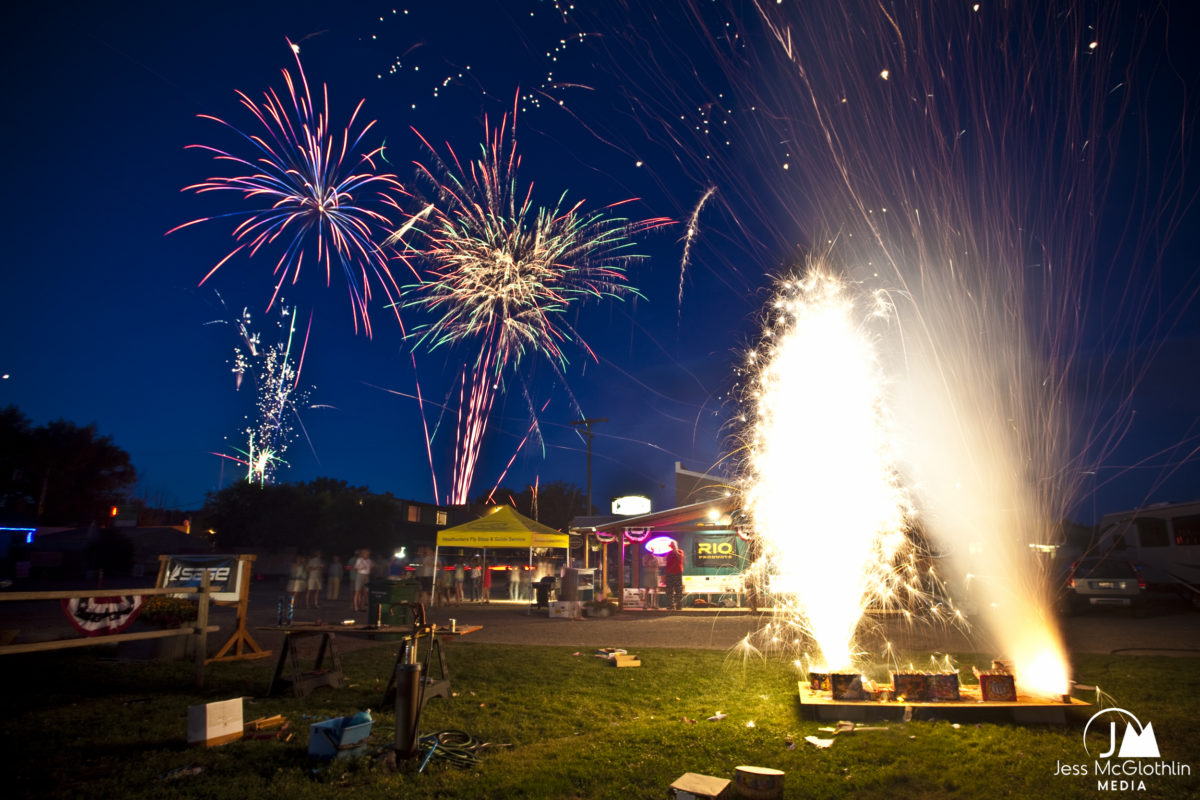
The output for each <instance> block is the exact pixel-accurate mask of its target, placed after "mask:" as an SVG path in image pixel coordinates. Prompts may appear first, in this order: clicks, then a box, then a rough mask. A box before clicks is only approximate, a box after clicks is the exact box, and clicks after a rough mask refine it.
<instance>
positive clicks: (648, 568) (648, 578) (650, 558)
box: [641, 550, 658, 609]
mask: <svg viewBox="0 0 1200 800" xmlns="http://www.w3.org/2000/svg"><path fill="white" fill-rule="evenodd" d="M641 579H642V580H641V583H642V589H644V590H645V595H646V605H645V607H646V608H647V609H651V608H658V557H657V556H656V555H654V553H651V552H650V551H648V550H647V551H646V555H645V556H643V557H642V574H641Z"/></svg>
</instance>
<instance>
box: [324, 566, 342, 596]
mask: <svg viewBox="0 0 1200 800" xmlns="http://www.w3.org/2000/svg"><path fill="white" fill-rule="evenodd" d="M341 594H342V559H341V558H339V557H338V556H334V557H333V558H331V559H330V560H329V572H328V573H327V574H326V577H325V599H326V600H337V599H338V598H339V597H340V596H341Z"/></svg>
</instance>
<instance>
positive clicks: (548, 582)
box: [533, 575, 558, 609]
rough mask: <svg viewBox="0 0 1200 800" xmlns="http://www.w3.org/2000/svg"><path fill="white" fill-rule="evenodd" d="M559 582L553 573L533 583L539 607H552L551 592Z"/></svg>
mask: <svg viewBox="0 0 1200 800" xmlns="http://www.w3.org/2000/svg"><path fill="white" fill-rule="evenodd" d="M557 584H558V579H557V578H555V577H554V576H553V575H547V576H546V577H544V578H542V579H541V580H540V581H538V582H537V583H535V584H534V585H533V592H534V595H535V596H536V597H537V607H538V608H547V609H548V608H550V593H551V592H553V591H554V589H555V586H556V585H557Z"/></svg>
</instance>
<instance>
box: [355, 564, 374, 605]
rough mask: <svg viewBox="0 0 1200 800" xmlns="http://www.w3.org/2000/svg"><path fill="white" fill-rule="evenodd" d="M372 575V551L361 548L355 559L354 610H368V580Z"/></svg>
mask: <svg viewBox="0 0 1200 800" xmlns="http://www.w3.org/2000/svg"><path fill="white" fill-rule="evenodd" d="M370 577H371V551H370V550H359V551H358V558H356V559H354V610H355V611H366V610H367V581H368V580H369V579H370Z"/></svg>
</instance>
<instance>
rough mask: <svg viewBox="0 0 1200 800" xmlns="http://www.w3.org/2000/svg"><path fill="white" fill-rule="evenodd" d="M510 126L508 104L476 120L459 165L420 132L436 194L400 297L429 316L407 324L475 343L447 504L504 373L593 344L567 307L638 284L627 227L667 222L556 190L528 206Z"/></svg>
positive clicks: (469, 472)
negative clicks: (613, 213)
mask: <svg viewBox="0 0 1200 800" xmlns="http://www.w3.org/2000/svg"><path fill="white" fill-rule="evenodd" d="M510 122H511V126H510ZM515 129H516V112H515V110H514V112H513V116H512V118H511V120H510V118H509V116H508V115H505V116H504V117H503V118H502V119H501V122H500V124H499V125H498V126H495V127H492V126H490V125H489V124H488V123H487V122H485V128H484V140H485V143H484V144H483V145H482V146H481V155H480V157H479V158H478V159H476V160H474V161H469V162H466V164H465V167H464V163H463V161H461V160H460V159H459V157H458V155H457V154H456V153H455V152H454V151H453V149H452V148H449V146H447V149H448V152H449V155H448V158H447V159H445V160H443V159H442V158H440V157H439V156H438V155H437V150H436V149H435V148H434V147H432V146H430V145H429V143H428V142H427V141H425V139H424V138H422V142H424V143H425V145H426V147H428V149H429V151H430V152H431V153H432V154H433V157H434V162H435V168H432V169H431V168H429V167H427V166H424V165H418V169H419V173H420V175H421V176H422V177H424V178H426V179H428V181H429V182H430V183H431V184H432V186H433V190H434V191H433V194H434V195H435V197H434V199H433V201H432V205H433V206H434V208H433V213H432V216H431V218H430V221H429V224H428V226H427V228H426V229H425V230H426V234H425V237H424V239H423V244H422V245H421V246H420V247H419V248H417V250H418V253H419V256H420V258H421V259H422V260H423V261H425V262H426V263H427V264H428V265H429V267H428V271H427V274H426V276H425V278H424V280H423V281H422V282H421V283H420V284H418V285H415V286H407V287H405V290H406V291H410V292H411V295H410V296H409V299H407V300H406V301H405V303H404V305H405V306H406V307H414V308H417V309H420V310H422V311H424V312H427V313H429V314H432V315H434V318H433V321H432V322H428V323H425V324H424V325H422V326H420V327H419V328H417V329H416V330H415V332H414V335H415V336H416V337H417V338H416V342H417V344H418V345H419V346H421V347H424V348H426V349H428V350H436V349H438V348H441V347H450V346H471V347H472V348H475V347H477V348H478V352H477V354H476V355H475V356H474V359H473V363H472V364H471V367H470V370H469V371H470V373H471V374H470V378H469V379H468V378H467V376H466V374H465V373H464V375H463V379H462V388H461V390H460V396H459V412H458V422H457V445H456V448H455V460H454V470H453V477H452V487H451V491H450V502H452V503H461V502H464V501H465V500H466V498H467V493H468V491H469V489H470V486H471V482H472V479H473V476H474V472H475V466H476V462H477V460H478V457H479V452H480V448H481V447H482V444H483V436H484V433H485V431H486V429H487V423H488V417H489V415H490V413H491V410H492V405H493V403H494V401H495V398H496V394H497V392H498V391H501V390H502V387H503V383H504V380H505V377H506V375H507V374H508V373H511V372H512V371H513V370H514V369H515V368H516V367H517V366H518V365H519V364H520V363H521V361H522V359H523V358H525V357H526V356H527V355H532V354H536V355H541V356H544V357H545V359H546V361H548V362H549V363H550V364H551V365H552V367H553V368H554V369H555V370H556V372H558V374H559V377H560V378H561V377H562V368H563V367H564V366H565V365H566V363H567V354H566V351H565V350H564V345H566V344H568V343H569V344H572V345H575V346H579V347H582V348H583V349H584V350H585V351H587V352H588V353H589V354H591V350H590V348H588V346H587V344H586V342H585V341H584V340H583V337H582V336H580V334H579V332H578V331H577V330H576V329H575V328H574V327H573V326H572V325H571V324H570V323H569V322H568V321H567V315H566V312H567V310H568V309H569V308H571V307H572V306H574V305H576V304H578V303H579V302H582V301H586V300H589V299H591V300H601V299H620V298H623V297H627V296H629V295H636V294H637V290H636V289H635V288H634V287H633V286H631V285H630V284H629V282H628V278H627V275H626V271H625V270H626V266H627V265H628V264H629V263H630V262H632V261H634V260H636V259H638V258H639V256H637V255H635V254H634V253H633V252H631V249H630V248H631V247H632V242H631V239H630V237H631V236H632V235H635V234H638V233H641V232H644V231H646V230H648V229H650V228H654V227H656V226H658V225H662V224H665V223H666V222H667V221H666V220H663V219H650V220H645V221H642V222H631V221H629V220H628V219H622V218H615V217H610V216H608V215H607V212H608V211H610V210H611V209H612V208H615V207H616V206H619V205H621V204H620V203H618V204H614V205H612V206H608V207H607V208H605V209H603V210H600V211H585V210H583V201H580V202H577V203H574V204H572V205H567V202H566V195H565V194H564V195H562V196H561V197H560V198H559V200H558V202H557V203H555V204H554V205H553V206H551V207H545V208H539V207H535V205H534V202H533V185H532V184H530V185H529V186H527V187H524V188H523V189H522V188H521V187H520V185H519V184H518V181H517V170H518V167H519V166H520V162H521V159H520V157H519V156H518V154H517V152H516V132H515ZM418 136H419V134H418ZM625 202H629V201H625ZM468 384H469V386H468ZM530 407H531V414H532V403H530ZM534 416H536V415H534Z"/></svg>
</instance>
